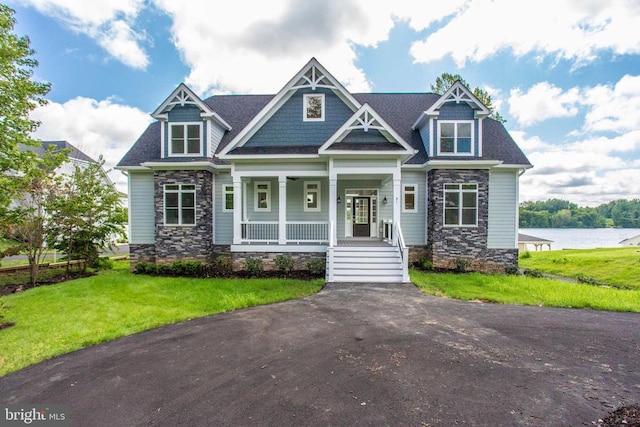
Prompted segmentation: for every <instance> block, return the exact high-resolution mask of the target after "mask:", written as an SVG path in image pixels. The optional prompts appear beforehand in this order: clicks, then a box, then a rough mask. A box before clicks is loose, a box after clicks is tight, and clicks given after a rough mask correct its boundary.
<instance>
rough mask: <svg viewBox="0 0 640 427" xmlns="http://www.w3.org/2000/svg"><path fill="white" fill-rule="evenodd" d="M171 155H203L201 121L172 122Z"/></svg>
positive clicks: (170, 129)
mask: <svg viewBox="0 0 640 427" xmlns="http://www.w3.org/2000/svg"><path fill="white" fill-rule="evenodd" d="M169 141H171V143H170V146H169V155H170V156H201V155H202V126H201V123H171V125H170V126H169Z"/></svg>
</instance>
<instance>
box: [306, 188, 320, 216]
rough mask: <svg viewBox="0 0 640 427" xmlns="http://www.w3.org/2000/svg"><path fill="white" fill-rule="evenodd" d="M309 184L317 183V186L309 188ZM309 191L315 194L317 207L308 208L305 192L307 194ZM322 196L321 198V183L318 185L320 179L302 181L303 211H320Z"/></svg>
mask: <svg viewBox="0 0 640 427" xmlns="http://www.w3.org/2000/svg"><path fill="white" fill-rule="evenodd" d="M309 185H317V188H312V189H309ZM309 192H313V193H316V194H317V202H318V207H317V208H310V207H309V204H308V202H307V194H309ZM321 201H322V198H321V185H320V181H305V182H304V200H303V203H304V211H305V212H321V211H322V203H321Z"/></svg>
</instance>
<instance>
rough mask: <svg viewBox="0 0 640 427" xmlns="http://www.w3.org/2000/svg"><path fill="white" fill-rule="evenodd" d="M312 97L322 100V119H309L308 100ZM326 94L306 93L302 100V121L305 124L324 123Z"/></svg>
mask: <svg viewBox="0 0 640 427" xmlns="http://www.w3.org/2000/svg"><path fill="white" fill-rule="evenodd" d="M312 97H320V98H321V100H322V108H321V110H320V118H317V119H316V118H309V117H307V99H308V98H312ZM324 101H325V99H324V93H305V94H304V95H303V98H302V120H303V121H305V122H324V107H325V102H324Z"/></svg>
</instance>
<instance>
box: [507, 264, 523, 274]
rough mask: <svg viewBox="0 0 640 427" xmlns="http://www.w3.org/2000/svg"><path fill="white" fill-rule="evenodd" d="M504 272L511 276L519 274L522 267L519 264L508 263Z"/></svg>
mask: <svg viewBox="0 0 640 427" xmlns="http://www.w3.org/2000/svg"><path fill="white" fill-rule="evenodd" d="M504 272H505V274H508V275H510V276H517V275H519V274H520V269H519V268H518V266H517V265H508V266H506V267H505V268H504Z"/></svg>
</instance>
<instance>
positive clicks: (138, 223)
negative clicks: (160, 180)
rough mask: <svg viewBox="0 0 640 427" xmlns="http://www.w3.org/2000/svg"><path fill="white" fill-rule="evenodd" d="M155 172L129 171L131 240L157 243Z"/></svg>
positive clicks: (133, 241)
mask: <svg viewBox="0 0 640 427" xmlns="http://www.w3.org/2000/svg"><path fill="white" fill-rule="evenodd" d="M155 208H156V207H155V202H154V188H153V172H133V171H130V172H129V240H130V242H131V243H133V244H136V243H140V244H144V243H155Z"/></svg>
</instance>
